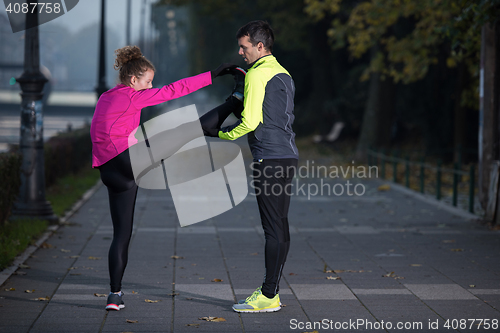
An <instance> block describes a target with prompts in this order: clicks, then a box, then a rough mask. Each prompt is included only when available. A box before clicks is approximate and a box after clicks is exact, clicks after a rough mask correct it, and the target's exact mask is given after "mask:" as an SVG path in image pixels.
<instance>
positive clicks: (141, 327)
mask: <svg viewBox="0 0 500 333" xmlns="http://www.w3.org/2000/svg"><path fill="white" fill-rule="evenodd" d="M98 331H99V329H98V330H96V331H94V332H98ZM89 332H90V331H89ZM102 332H170V325H168V326H166V325H152V324H147V325H146V324H142V323H141V321H139V322H138V323H133V324H132V323H124V324H121V325H107V324H104V327H103V329H102Z"/></svg>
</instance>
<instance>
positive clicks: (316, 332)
mask: <svg viewBox="0 0 500 333" xmlns="http://www.w3.org/2000/svg"><path fill="white" fill-rule="evenodd" d="M302 333H319V332H318V331H312V332H302Z"/></svg>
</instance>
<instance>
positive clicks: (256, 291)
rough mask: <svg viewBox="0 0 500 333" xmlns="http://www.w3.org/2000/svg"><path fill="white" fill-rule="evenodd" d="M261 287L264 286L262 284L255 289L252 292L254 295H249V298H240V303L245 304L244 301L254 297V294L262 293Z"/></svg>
mask: <svg viewBox="0 0 500 333" xmlns="http://www.w3.org/2000/svg"><path fill="white" fill-rule="evenodd" d="M261 289H262V286H260V287H259V288H257V289H255V291H254V292H253V293H252V295H250V296H248V297H247V298H245V299H240V300H239V301H238V304H243V303H245V302H246V301H248V300H249V299H250V298H252V297H254V295H258V294H259V293H260V291H261ZM280 305H281V304H280Z"/></svg>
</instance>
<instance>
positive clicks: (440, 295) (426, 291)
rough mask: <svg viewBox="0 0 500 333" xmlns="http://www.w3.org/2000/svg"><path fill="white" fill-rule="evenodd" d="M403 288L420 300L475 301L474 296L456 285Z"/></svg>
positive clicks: (422, 285)
mask: <svg viewBox="0 0 500 333" xmlns="http://www.w3.org/2000/svg"><path fill="white" fill-rule="evenodd" d="M404 286H405V287H406V288H408V289H409V290H410V291H411V292H412V293H413V294H415V295H416V296H417V297H418V298H420V299H422V300H463V299H465V300H477V298H476V297H475V296H474V295H472V294H471V293H470V292H468V291H467V290H466V289H464V288H462V287H460V286H459V285H457V284H405V285H404Z"/></svg>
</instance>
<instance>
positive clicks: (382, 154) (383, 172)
mask: <svg viewBox="0 0 500 333" xmlns="http://www.w3.org/2000/svg"><path fill="white" fill-rule="evenodd" d="M380 152H381V156H380V159H381V161H380V163H381V164H382V167H381V168H380V169H381V170H380V176H381V177H382V179H385V149H381V150H380Z"/></svg>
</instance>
